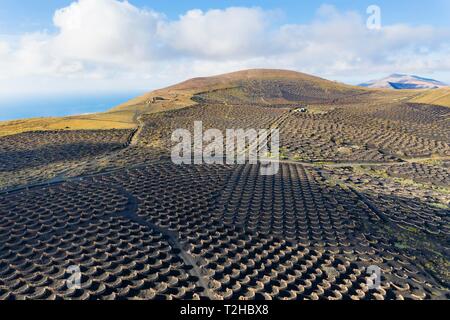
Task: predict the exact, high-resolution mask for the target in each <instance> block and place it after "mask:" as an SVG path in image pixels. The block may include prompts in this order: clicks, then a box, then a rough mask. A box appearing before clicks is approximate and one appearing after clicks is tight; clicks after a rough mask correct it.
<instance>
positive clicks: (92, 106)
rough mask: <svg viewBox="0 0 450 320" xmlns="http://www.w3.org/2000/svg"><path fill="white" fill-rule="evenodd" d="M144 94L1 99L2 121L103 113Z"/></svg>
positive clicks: (0, 115)
mask: <svg viewBox="0 0 450 320" xmlns="http://www.w3.org/2000/svg"><path fill="white" fill-rule="evenodd" d="M143 93H144V92H127V93H112V94H100V95H93V94H90V95H64V96H39V97H19V98H8V99H1V98H0V121H4V120H16V119H24V118H39V117H60V116H69V115H77V114H88V113H94V112H102V111H107V110H109V109H111V108H112V107H115V106H117V105H119V104H121V103H123V102H126V101H128V100H130V99H132V98H135V97H137V96H139V95H142V94H143Z"/></svg>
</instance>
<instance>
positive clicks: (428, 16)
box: [0, 0, 450, 33]
mask: <svg viewBox="0 0 450 320" xmlns="http://www.w3.org/2000/svg"><path fill="white" fill-rule="evenodd" d="M71 2H72V0H40V1H36V0H20V1H17V0H0V31H1V32H2V33H18V32H24V31H34V30H35V29H36V28H40V29H49V30H53V29H54V26H53V24H52V17H53V13H54V11H55V10H57V9H59V8H62V7H65V6H67V5H69V4H70V3H71ZM129 2H130V3H132V4H133V5H136V6H139V7H145V8H151V9H154V10H156V11H160V12H164V13H165V14H166V15H167V16H168V17H169V18H176V17H178V16H179V15H181V14H183V13H185V12H186V11H188V10H190V9H192V8H199V9H203V10H208V9H223V8H227V7H231V6H244V7H253V6H258V7H262V8H265V9H280V10H282V11H283V13H284V18H285V19H284V20H283V21H284V22H288V23H299V22H307V21H310V20H311V19H312V18H313V16H314V13H315V12H316V10H317V9H318V8H319V7H320V5H321V4H323V3H328V4H333V5H335V6H336V7H337V8H339V9H341V10H356V11H360V12H361V13H364V12H365V10H366V8H367V7H368V6H369V5H371V4H376V5H378V6H380V7H381V8H382V9H383V20H384V21H385V23H388V24H392V23H410V24H431V25H441V26H449V25H450V4H449V1H447V0H429V1H423V0H421V1H414V0H395V1H392V0H369V1H367V0H358V1H354V0H338V1H336V0H334V1H332V0H329V1H324V2H321V1H317V0H308V1H299V0H289V1H279V0H262V1H249V0H247V1H242V0H226V1H224V0H214V1H211V0H203V1H198V0H190V1H184V0H183V1H176V0H169V1H168V0H130V1H129Z"/></svg>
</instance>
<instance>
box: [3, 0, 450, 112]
mask: <svg viewBox="0 0 450 320" xmlns="http://www.w3.org/2000/svg"><path fill="white" fill-rule="evenodd" d="M373 4H375V5H377V6H378V7H379V8H380V10H381V16H380V17H381V21H380V22H381V25H380V28H377V29H371V28H369V27H368V26H367V24H366V20H367V19H368V14H367V13H366V9H367V7H368V6H369V5H373ZM248 68H281V69H291V70H296V71H301V72H305V73H310V74H314V75H318V76H321V77H324V78H327V79H330V80H336V81H341V82H346V83H350V84H357V83H361V82H365V81H367V80H371V79H375V78H379V77H383V76H386V75H388V74H391V73H408V74H416V75H419V76H424V77H430V78H435V79H437V80H441V81H444V82H448V83H450V1H448V0H429V1H423V0H421V1H416V0H410V1H406V0H396V1H387V0H373V1H366V0H358V1H350V0H335V1H331V0H330V1H319V0H310V1H275V0H265V1H250V0H241V1H238V0H228V1H223V0H214V1H199V0H197V1H195V0H194V1H174V0H171V1H167V0H153V1H146V0H130V1H129V2H124V1H122V0H39V1H36V0H21V1H16V0H0V70H1V72H0V112H1V111H2V110H5V108H8V106H10V107H9V108H13V107H11V106H14V105H15V103H17V101H14V100H15V99H16V100H17V97H18V96H20V97H21V98H22V99H21V101H23V97H24V96H26V97H27V98H28V99H32V98H34V97H37V98H39V99H44V100H45V99H46V97H52V99H51V100H52V101H53V100H54V101H56V100H57V99H55V97H62V96H65V95H66V96H70V97H74V96H76V95H80V96H86V97H94V96H95V95H98V96H101V97H106V96H108V94H114V95H116V96H127V95H128V94H130V93H131V92H133V93H135V92H145V91H149V90H152V89H156V88H159V87H163V86H167V85H170V84H173V83H176V82H179V81H181V80H185V79H186V78H191V77H196V76H208V75H213V74H219V73H225V72H230V71H235V70H240V69H248ZM103 101H105V100H102V101H100V102H99V103H96V105H102V104H103ZM21 105H22V104H21ZM9 111H10V110H9ZM0 119H1V115H0Z"/></svg>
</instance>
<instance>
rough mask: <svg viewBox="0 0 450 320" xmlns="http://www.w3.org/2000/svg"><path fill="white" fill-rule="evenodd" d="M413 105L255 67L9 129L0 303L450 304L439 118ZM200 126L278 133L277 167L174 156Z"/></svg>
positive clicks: (3, 152)
mask: <svg viewBox="0 0 450 320" xmlns="http://www.w3.org/2000/svg"><path fill="white" fill-rule="evenodd" d="M416 95H417V92H413V93H411V92H403V91H401V90H400V91H395V92H391V91H383V90H368V89H361V88H356V87H351V86H346V85H342V84H338V83H335V82H330V81H326V80H323V79H320V78H316V77H312V76H308V75H304V74H299V73H295V72H290V71H289V72H288V71H280V70H249V71H244V72H238V73H233V74H228V75H224V76H217V77H212V78H199V79H194V80H190V81H187V82H184V83H182V84H179V85H176V86H173V87H169V88H167V89H163V90H159V91H156V92H152V93H149V94H148V95H145V96H143V97H139V98H136V99H134V100H132V101H130V102H129V103H127V104H125V105H123V106H119V107H117V108H116V109H114V110H113V111H112V112H115V113H117V112H119V113H120V112H126V113H127V114H129V115H131V114H132V115H133V117H132V118H131V119H132V122H133V124H134V126H133V127H132V128H127V129H123V128H122V129H107V128H103V130H81V129H79V130H73V129H72V130H49V131H42V130H40V131H33V130H31V131H29V130H26V131H27V132H23V133H18V134H4V136H3V137H2V138H0V299H299V300H305V299H308V300H318V299H329V300H336V299H337V300H340V299H354V300H362V299H420V300H421V299H449V298H450V274H449V258H450V255H449V247H448V243H449V235H450V215H449V213H450V211H449V202H450V185H449V181H450V175H449V173H450V171H449V170H450V169H449V168H450V167H449V161H450V147H449V142H450V126H449V115H450V114H449V113H450V109H448V108H445V107H442V106H437V105H430V104H420V103H417V102H414V103H413V102H410V100H411V99H412V98H414V97H415V96H416ZM299 107H303V108H305V109H306V112H298V108H299ZM94 117H95V116H94ZM194 121H202V122H203V127H204V130H206V129H212V128H215V129H219V130H221V131H223V130H226V129H231V128H242V129H248V128H253V129H269V128H278V129H280V143H281V159H280V160H279V162H280V163H279V165H280V170H279V171H278V173H277V174H276V175H272V176H263V175H260V168H261V164H260V163H258V164H250V163H245V164H239V165H238V164H214V165H208V164H198V165H194V164H192V165H187V164H185V165H176V164H174V163H172V161H171V159H170V152H171V148H172V146H173V142H171V134H172V131H173V130H175V129H179V128H184V129H187V130H189V131H192V130H193V123H194ZM0 128H1V126H0ZM90 129H92V128H90ZM73 266H75V267H77V268H79V270H80V272H81V278H80V280H81V283H80V287H78V288H72V287H70V286H68V282H67V280H68V279H69V277H70V276H71V275H72V273H71V272H70V268H71V267H73ZM374 266H375V267H377V268H379V270H380V272H381V273H380V275H381V279H380V286H377V287H375V288H372V287H371V286H370V283H371V280H370V279H371V274H370V272H369V270H370V269H371V268H373V267H374Z"/></svg>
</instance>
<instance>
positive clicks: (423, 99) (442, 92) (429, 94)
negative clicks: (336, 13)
mask: <svg viewBox="0 0 450 320" xmlns="http://www.w3.org/2000/svg"><path fill="white" fill-rule="evenodd" d="M411 101H412V102H418V103H426V104H434V105H438V106H444V107H450V88H448V87H447V88H441V89H436V90H428V91H426V92H424V93H423V94H421V95H419V96H417V97H415V98H414V99H412V100H411Z"/></svg>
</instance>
